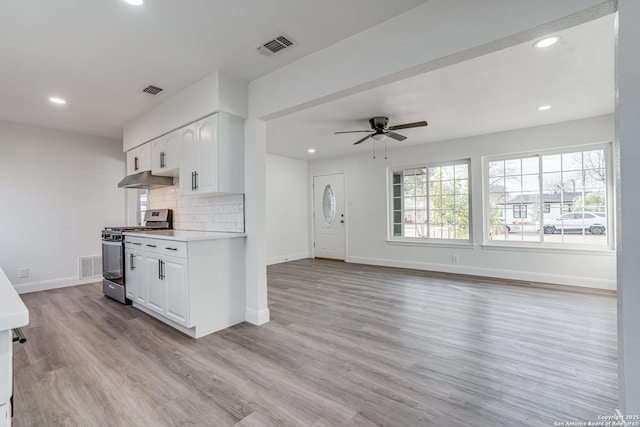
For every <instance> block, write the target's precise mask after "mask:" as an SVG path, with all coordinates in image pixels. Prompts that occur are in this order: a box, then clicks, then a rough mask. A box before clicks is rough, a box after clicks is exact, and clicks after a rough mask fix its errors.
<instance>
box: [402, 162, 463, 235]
mask: <svg viewBox="0 0 640 427" xmlns="http://www.w3.org/2000/svg"><path fill="white" fill-rule="evenodd" d="M391 175H392V180H391V183H392V188H391V210H392V212H391V235H392V236H393V237H394V238H397V239H399V238H413V239H447V240H469V239H470V237H469V236H470V233H469V217H470V215H469V161H468V160H462V161H459V162H453V163H448V164H443V165H431V166H421V167H416V168H410V169H401V170H393V171H392V172H391Z"/></svg>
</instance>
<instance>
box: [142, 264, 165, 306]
mask: <svg viewBox="0 0 640 427" xmlns="http://www.w3.org/2000/svg"><path fill="white" fill-rule="evenodd" d="M145 265H146V266H147V286H148V289H147V292H148V293H147V295H148V297H147V304H146V305H147V307H149V308H150V309H151V310H153V311H157V312H158V313H160V314H164V313H165V311H166V304H167V303H166V301H167V286H166V282H165V281H164V280H163V279H162V260H161V259H160V258H158V257H157V256H155V255H146V256H145Z"/></svg>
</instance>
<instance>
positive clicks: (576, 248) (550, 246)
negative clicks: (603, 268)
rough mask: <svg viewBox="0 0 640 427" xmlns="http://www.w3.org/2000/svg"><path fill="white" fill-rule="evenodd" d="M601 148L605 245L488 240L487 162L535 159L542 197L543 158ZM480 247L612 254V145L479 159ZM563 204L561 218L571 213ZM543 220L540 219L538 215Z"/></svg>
mask: <svg viewBox="0 0 640 427" xmlns="http://www.w3.org/2000/svg"><path fill="white" fill-rule="evenodd" d="M599 149H603V150H604V154H605V192H606V197H605V200H606V217H607V225H606V227H607V233H606V238H607V241H606V244H604V245H589V244H585V243H566V242H549V241H544V237H542V238H541V240H539V241H514V240H491V239H490V238H489V232H490V227H491V226H490V223H489V222H490V209H491V204H490V202H489V197H490V194H491V193H490V189H489V181H490V179H489V163H490V162H493V161H502V160H513V159H523V158H526V157H534V156H535V157H537V158H538V175H539V178H538V179H539V193H538V194H539V196H541V195H542V194H543V189H542V186H543V181H542V175H543V171H542V157H543V156H548V155H554V154H565V153H572V152H578V151H582V152H584V151H592V150H599ZM482 204H483V209H482V217H483V218H482V246H483V247H487V248H492V247H493V248H500V247H520V248H529V249H544V250H553V251H563V250H566V251H567V252H598V251H605V252H610V251H615V248H616V231H615V230H616V223H615V212H616V207H615V182H614V180H613V143H612V142H610V141H609V142H600V143H588V144H579V145H571V146H564V147H557V148H549V149H540V150H531V151H523V152H514V153H509V154H500V155H489V156H483V157H482ZM565 205H567V203H563V204H562V205H561V215H564V214H566V213H571V212H573V209H572V208H571V206H568V210H566V211H565ZM540 211H541V213H543V211H544V207H543V204H540ZM541 217H542V216H541ZM542 228H543V227H540V236H544V234H543V230H542Z"/></svg>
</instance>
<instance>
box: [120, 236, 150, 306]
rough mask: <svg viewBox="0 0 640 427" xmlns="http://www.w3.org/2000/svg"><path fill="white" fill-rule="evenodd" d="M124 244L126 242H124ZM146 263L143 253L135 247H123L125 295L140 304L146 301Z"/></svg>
mask: <svg viewBox="0 0 640 427" xmlns="http://www.w3.org/2000/svg"><path fill="white" fill-rule="evenodd" d="M125 245H127V243H126V242H125ZM146 267H147V266H146V263H145V257H144V255H143V254H142V253H141V252H140V251H138V250H135V249H131V248H125V251H124V268H125V270H124V271H125V273H124V274H125V280H126V283H127V286H126V288H125V289H126V296H127V298H129V299H130V300H131V301H134V302H138V303H140V304H146V303H147V287H148V286H147V280H146Z"/></svg>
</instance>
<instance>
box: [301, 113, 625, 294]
mask: <svg viewBox="0 0 640 427" xmlns="http://www.w3.org/2000/svg"><path fill="white" fill-rule="evenodd" d="M613 138H614V117H613V116H612V115H610V116H602V117H596V118H592V119H586V120H578V121H573V122H566V123H560V124H555V125H549V126H541V127H536V128H529V129H521V130H515V131H508V132H501V133H495V134H489V135H482V136H476V137H471V138H464V139H459V140H452V141H443V142H439V143H433V144H425V145H420V146H410V147H406V148H396V149H393V150H391V151H389V156H388V157H389V159H388V160H387V161H385V160H384V156H383V155H378V156H377V159H375V160H374V159H372V156H371V151H370V149H368V147H363V148H362V154H358V155H353V156H348V157H341V158H334V159H329V160H320V161H315V162H310V163H309V180H310V181H312V177H313V176H315V175H324V174H327V173H336V172H344V173H345V181H346V189H345V190H346V191H345V193H346V200H347V212H346V217H347V248H348V253H347V261H349V262H357V263H365V264H376V265H387V266H397V267H408V268H418V269H425V270H434V271H448V272H455V273H462V274H473V275H482V276H490V277H504V278H512V279H521V280H531V281H540V282H549V283H560V284H567V285H579V286H590V287H597V288H604V289H615V284H616V258H615V252H613V251H611V252H609V253H606V254H603V253H597V254H593V253H590V254H582V253H571V254H562V255H559V254H558V253H555V252H551V251H545V252H542V251H540V250H535V251H533V250H529V251H524V250H519V249H516V248H508V249H507V250H495V249H493V250H491V249H489V248H487V247H484V248H483V247H482V246H481V243H482V221H483V215H482V205H483V203H482V156H487V155H495V154H507V153H517V152H523V151H529V150H535V149H545V148H554V147H564V146H571V145H576V144H585V143H595V142H609V141H613ZM390 144H394V142H390ZM379 148H380V147H379ZM379 151H381V150H379ZM378 154H381V153H378ZM466 158H470V159H471V191H472V221H473V226H474V229H473V243H475V245H473V246H470V247H463V248H461V247H451V246H446V245H445V246H435V245H430V246H424V245H415V244H414V245H407V244H400V243H387V242H386V239H387V229H388V226H387V190H386V188H387V187H386V185H387V167H401V166H410V165H415V164H417V163H419V162H425V163H437V162H443V161H449V160H459V159H466ZM309 191H311V190H309ZM454 254H456V255H458V256H459V263H458V264H453V263H452V255H454ZM541 266H543V267H542V268H541Z"/></svg>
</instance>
